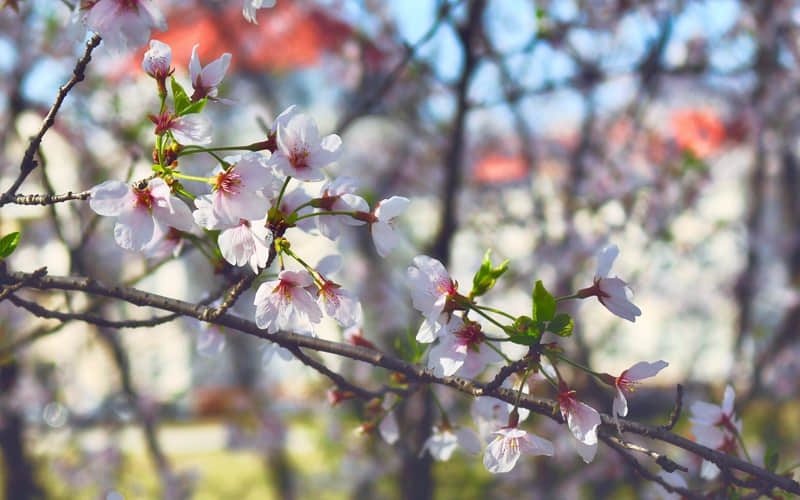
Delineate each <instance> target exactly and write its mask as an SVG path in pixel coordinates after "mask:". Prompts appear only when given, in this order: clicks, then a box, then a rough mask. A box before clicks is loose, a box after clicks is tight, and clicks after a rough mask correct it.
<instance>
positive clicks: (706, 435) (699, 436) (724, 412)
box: [689, 385, 742, 479]
mask: <svg viewBox="0 0 800 500" xmlns="http://www.w3.org/2000/svg"><path fill="white" fill-rule="evenodd" d="M734 397H735V396H734V392H733V387H731V386H730V385H729V386H727V387H725V395H724V396H723V399H722V405H721V406H717V405H714V404H711V403H706V402H705V401H695V402H694V403H692V406H691V408H690V410H691V412H692V417H691V418H690V419H689V421H690V422H691V423H692V434H693V435H694V437H695V440H696V441H697V443H698V444H701V445H703V446H707V447H709V448H713V449H716V450H719V451H722V452H724V453H733V452H734V451H735V450H736V441H737V436H739V435H740V434H741V432H742V421H741V419H737V418H736V416H735V414H734V412H733V400H734ZM717 474H719V468H718V467H717V466H716V465H715V464H714V463H712V462H709V461H706V460H704V461H703V465H702V468H701V476H703V477H704V478H706V479H713V478H714V477H716V476H717Z"/></svg>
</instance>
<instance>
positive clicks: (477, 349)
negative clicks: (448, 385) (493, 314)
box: [428, 316, 502, 378]
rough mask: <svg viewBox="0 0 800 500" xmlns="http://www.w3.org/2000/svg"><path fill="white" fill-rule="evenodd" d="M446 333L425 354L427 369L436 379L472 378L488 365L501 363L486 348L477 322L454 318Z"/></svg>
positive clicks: (488, 348) (498, 357)
mask: <svg viewBox="0 0 800 500" xmlns="http://www.w3.org/2000/svg"><path fill="white" fill-rule="evenodd" d="M445 331H446V333H445V334H443V335H442V336H441V337H440V338H439V343H438V344H436V345H435V346H434V347H433V348H432V349H431V351H430V353H429V355H428V367H429V368H432V369H433V374H434V375H436V376H437V377H445V376H450V375H455V374H456V373H458V374H459V375H461V376H463V377H468V378H472V377H474V376H475V375H477V374H479V373H480V372H481V371H483V369H484V368H485V367H486V365H487V364H488V363H496V362H498V361H502V358H501V357H500V355H499V354H498V353H497V352H496V351H495V350H493V349H492V348H490V347H489V346H487V345H486V336H485V335H484V334H483V332H482V331H481V325H480V324H479V323H476V322H474V321H464V320H463V319H462V318H459V317H457V316H453V317H452V318H451V319H450V321H449V322H448V323H447V328H446V329H445Z"/></svg>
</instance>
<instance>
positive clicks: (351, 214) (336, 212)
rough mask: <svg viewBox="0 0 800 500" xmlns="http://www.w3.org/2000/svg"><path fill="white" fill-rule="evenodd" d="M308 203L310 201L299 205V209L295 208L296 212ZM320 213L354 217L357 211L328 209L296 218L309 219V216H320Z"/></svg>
mask: <svg viewBox="0 0 800 500" xmlns="http://www.w3.org/2000/svg"><path fill="white" fill-rule="evenodd" d="M306 205H308V203H306V204H305V205H301V206H299V207H297V209H295V212H297V211H298V210H300V209H301V208H303V207H304V206H306ZM320 215H349V216H350V217H353V216H354V215H355V212H344V211H341V210H331V211H326V212H312V213H310V214H305V215H301V216H299V217H298V218H297V219H295V220H303V219H308V218H309V217H318V216H320Z"/></svg>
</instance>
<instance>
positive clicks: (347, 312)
mask: <svg viewBox="0 0 800 500" xmlns="http://www.w3.org/2000/svg"><path fill="white" fill-rule="evenodd" d="M317 304H319V306H320V308H321V309H324V310H325V313H327V314H328V316H330V317H331V318H333V319H335V320H336V321H337V322H338V323H339V324H340V325H342V326H343V327H345V328H347V327H350V326H352V325H355V324H359V323H361V322H362V321H363V318H364V314H363V313H362V312H361V302H359V301H358V299H356V298H355V297H353V295H352V294H351V293H350V292H348V291H347V290H343V289H342V288H341V287H340V286H339V285H338V284H336V283H334V282H333V281H325V282H324V283H323V285H322V287H321V288H320V289H319V290H318V291H317Z"/></svg>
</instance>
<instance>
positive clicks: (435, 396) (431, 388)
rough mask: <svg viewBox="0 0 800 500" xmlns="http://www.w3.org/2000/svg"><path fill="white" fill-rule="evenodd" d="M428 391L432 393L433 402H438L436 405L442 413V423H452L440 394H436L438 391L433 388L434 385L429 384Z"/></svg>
mask: <svg viewBox="0 0 800 500" xmlns="http://www.w3.org/2000/svg"><path fill="white" fill-rule="evenodd" d="M428 391H429V392H430V393H431V398H432V399H433V402H434V403H435V404H436V407H437V408H439V412H440V413H441V414H442V423H444V424H447V425H450V419H448V418H447V412H446V411H445V409H444V406H443V405H442V402H441V401H439V396H437V395H436V391H434V390H433V387H431V386H428Z"/></svg>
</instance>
